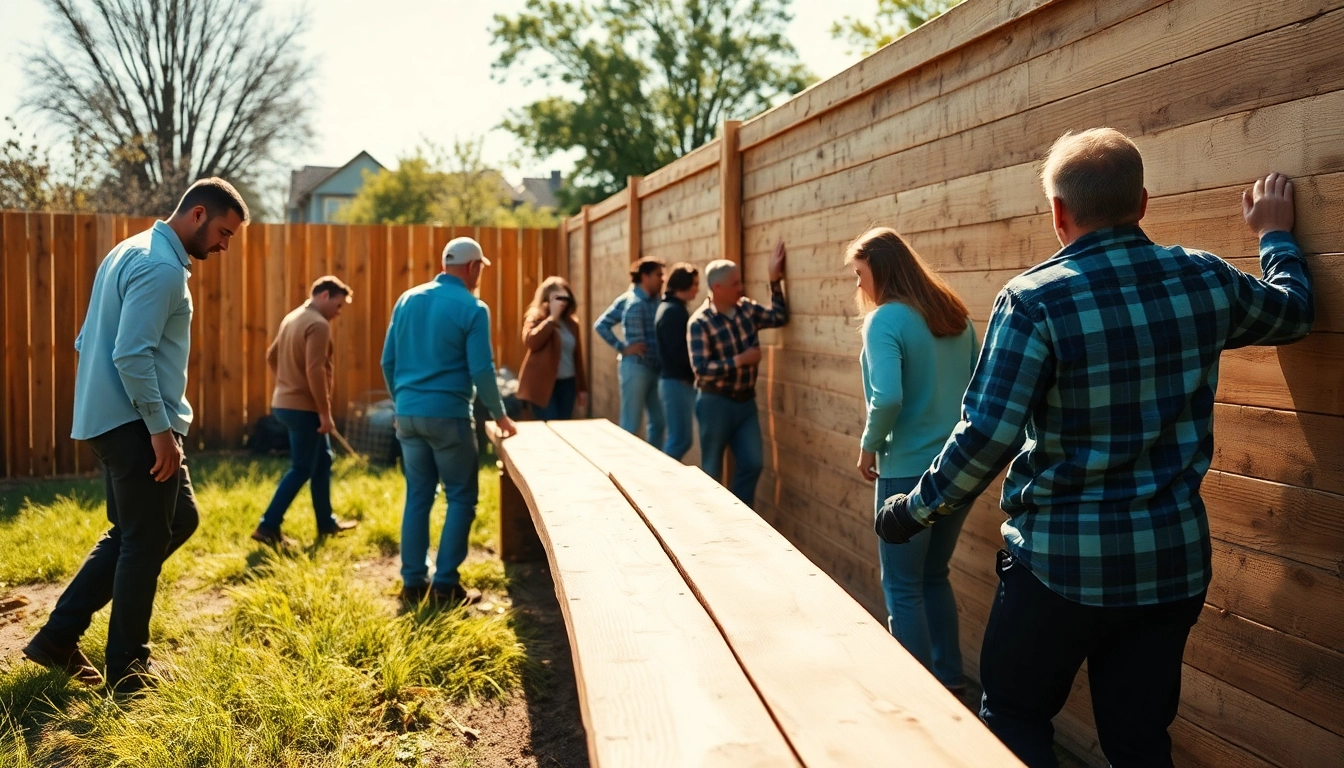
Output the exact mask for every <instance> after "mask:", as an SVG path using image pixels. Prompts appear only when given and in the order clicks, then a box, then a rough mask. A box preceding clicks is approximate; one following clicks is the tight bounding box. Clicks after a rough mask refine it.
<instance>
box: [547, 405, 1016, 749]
mask: <svg viewBox="0 0 1344 768" xmlns="http://www.w3.org/2000/svg"><path fill="white" fill-rule="evenodd" d="M550 426H551V428H552V429H553V430H554V431H555V432H556V433H557V434H558V435H560V436H561V437H562V438H564V439H565V441H566V442H568V443H569V444H570V445H571V446H574V447H575V449H576V450H578V451H579V452H580V453H582V454H583V455H584V456H585V457H587V458H588V459H589V460H591V461H592V462H593V463H594V464H596V465H597V466H598V468H599V469H601V470H602V471H604V472H606V473H607V474H609V475H610V476H611V478H612V480H613V481H614V482H615V483H616V484H617V485H618V486H619V487H620V488H621V489H622V491H623V492H624V493H625V495H626V497H627V498H628V499H629V500H630V502H631V503H632V504H633V505H634V506H635V507H636V508H637V509H638V510H639V512H640V514H641V515H642V516H643V517H644V519H645V520H646V521H647V522H648V524H649V527H650V528H651V529H652V531H653V532H654V533H655V534H656V535H657V536H658V538H659V540H660V541H661V542H662V544H663V548H664V549H665V550H667V552H668V553H669V555H670V556H671V557H672V560H673V561H674V562H675V563H676V564H677V567H678V568H679V569H681V571H682V573H683V575H684V576H685V577H686V581H687V582H688V583H689V584H691V586H692V588H693V589H694V590H695V593H696V595H698V596H699V597H700V600H701V603H703V604H704V606H705V608H706V610H708V611H709V614H710V615H711V616H713V617H714V621H715V623H716V624H718V626H719V628H720V630H722V632H723V634H724V637H726V638H727V640H728V644H729V645H730V646H731V647H732V649H733V653H734V654H735V655H736V656H737V658H738V660H739V661H740V662H741V664H742V668H743V669H745V670H746V673H747V676H748V677H750V678H751V681H752V684H753V685H755V686H756V690H757V691H758V692H760V695H761V698H762V699H764V700H765V703H766V706H768V707H769V708H770V712H771V714H772V715H773V716H774V718H775V721H776V722H777V723H779V726H780V728H781V730H783V731H784V734H785V735H786V736H787V737H788V739H789V743H790V744H791V745H792V746H793V749H794V751H795V752H796V753H797V754H798V756H799V758H800V759H801V760H802V761H803V763H804V764H805V765H808V766H823V765H828V766H829V765H834V766H856V765H873V764H875V763H877V762H882V761H886V760H889V759H891V756H892V755H899V756H900V762H901V763H902V764H907V765H939V766H984V765H994V766H1012V765H1020V763H1019V762H1018V761H1017V759H1016V758H1014V757H1013V755H1012V753H1010V752H1009V751H1008V749H1007V748H1006V747H1004V746H1003V745H1002V744H1001V743H999V741H998V740H997V739H995V738H994V736H993V735H992V734H990V732H989V731H988V730H987V729H986V728H985V727H984V726H983V725H981V724H980V723H979V721H977V720H976V719H975V717H974V716H972V715H971V714H970V713H969V712H967V711H966V708H965V707H964V706H963V705H962V704H961V703H960V702H959V701H957V699H956V698H955V697H954V696H953V695H952V694H951V693H949V692H948V691H947V689H945V688H944V687H943V686H942V685H941V684H940V683H939V682H938V681H937V680H936V679H935V678H934V677H933V676H932V675H931V674H930V673H929V672H928V671H927V670H925V669H924V667H923V666H921V665H920V664H919V662H917V661H916V660H915V659H914V658H913V657H912V656H910V654H909V653H907V652H906V651H905V650H904V649H903V648H902V647H901V646H900V644H899V643H898V642H897V641H896V640H895V638H893V637H892V636H891V634H890V633H889V632H887V630H886V629H885V628H883V627H882V625H881V624H879V623H878V622H877V621H876V620H875V619H873V617H872V616H871V615H869V613H868V612H867V611H866V610H865V609H864V608H863V606H861V605H859V604H858V603H857V602H855V601H854V599H853V598H852V597H850V596H849V594H848V593H846V592H845V590H844V589H843V588H841V587H840V585H838V584H836V583H835V582H834V581H832V580H831V579H830V578H828V577H826V575H825V574H824V573H823V572H822V570H821V569H820V568H819V567H817V566H816V565H815V564H813V563H812V562H811V561H810V560H808V559H807V558H806V557H804V556H803V555H802V554H801V553H799V552H798V551H797V549H796V548H795V547H794V546H793V545H792V544H791V543H790V542H789V541H788V540H787V539H785V538H784V537H783V536H782V535H780V534H779V533H778V532H777V531H775V530H774V529H773V528H771V527H770V525H769V524H768V523H766V522H765V521H764V520H762V519H761V518H760V517H759V516H758V515H756V513H754V512H752V511H751V509H749V508H748V507H746V506H745V505H743V504H742V503H741V502H739V501H738V500H737V499H736V498H734V497H733V496H732V494H730V493H728V492H727V491H726V490H724V489H723V488H722V487H720V486H719V485H718V484H717V483H715V482H714V481H713V480H712V479H710V478H709V477H708V476H706V475H705V474H704V473H703V472H701V471H700V470H698V469H695V468H692V467H684V466H682V465H680V464H677V463H675V462H673V461H671V460H670V459H668V458H667V457H665V456H663V455H662V454H661V453H659V452H658V451H657V450H656V449H654V448H653V447H652V446H649V445H647V444H646V443H644V442H643V441H641V440H639V439H638V438H635V437H634V436H632V435H630V434H628V433H626V432H624V431H622V430H621V429H620V428H618V427H617V426H616V425H614V424H611V423H610V422H606V421H570V422H552V423H551V424H550Z"/></svg>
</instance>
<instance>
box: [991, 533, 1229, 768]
mask: <svg viewBox="0 0 1344 768" xmlns="http://www.w3.org/2000/svg"><path fill="white" fill-rule="evenodd" d="M998 572H999V590H998V593H997V594H996V595H995V597H994V607H993V608H991V609H990V613H989V624H988V625H987V626H986V627H985V640H984V645H983V646H982V648H981V650H980V678H981V679H980V682H981V683H982V684H983V685H984V689H985V694H984V698H983V699H982V701H981V705H980V719H982V720H984V721H985V724H986V725H988V726H989V729H990V730H991V731H993V733H994V735H995V736H997V737H999V739H1000V740H1001V741H1003V743H1004V744H1006V745H1007V746H1008V748H1009V749H1011V750H1012V751H1013V753H1014V754H1016V755H1017V756H1018V757H1019V758H1020V759H1021V760H1022V762H1024V763H1026V764H1027V765H1028V766H1031V768H1041V767H1042V766H1049V767H1050V768H1053V767H1054V766H1057V765H1058V763H1057V762H1056V760H1055V754H1054V751H1053V749H1052V746H1051V745H1052V742H1053V741H1054V733H1055V729H1054V726H1052V725H1051V724H1050V720H1051V718H1053V717H1054V716H1055V715H1056V714H1058V713H1059V711H1060V710H1061V709H1063V708H1064V703H1065V701H1067V700H1068V698H1069V690H1070V689H1071V688H1072V687H1073V679H1074V677H1075V676H1076V675H1077V674H1078V669H1079V668H1080V667H1081V666H1082V664H1083V661H1084V660H1086V661H1087V672H1088V677H1089V680H1090V682H1091V684H1092V711H1093V713H1094V714H1095V715H1096V720H1097V737H1098V739H1099V740H1100V742H1101V749H1102V751H1103V752H1105V754H1106V759H1107V760H1108V761H1109V762H1110V764H1111V765H1112V766H1114V767H1115V768H1127V767H1128V766H1145V768H1148V767H1151V766H1170V765H1171V764H1172V762H1171V737H1170V736H1168V735H1167V727H1168V726H1170V725H1171V721H1172V720H1174V719H1175V718H1176V707H1177V705H1178V704H1179V703H1180V699H1181V657H1182V656H1183V655H1184V654H1185V641H1186V638H1188V637H1189V636H1190V628H1191V627H1193V626H1194V625H1195V621H1197V620H1198V619H1199V613H1200V611H1201V610H1202V609H1203V607H1204V595H1203V594H1202V593H1201V594H1199V595H1196V596H1195V597H1190V598H1186V599H1184V600H1177V601H1174V602H1170V603H1159V604H1156V605H1143V606H1135V607H1118V608H1102V607H1099V606H1091V605H1083V604H1082V603H1075V602H1073V601H1071V600H1067V599H1065V598H1063V597H1060V596H1059V595H1058V594H1056V593H1055V592H1053V591H1052V590H1051V589H1050V588H1049V587H1047V586H1045V584H1043V583H1041V581H1040V580H1039V579H1037V578H1036V577H1035V576H1034V575H1033V574H1032V573H1031V571H1029V570H1027V568H1026V566H1024V565H1023V564H1022V563H1020V562H1018V561H1017V560H1015V559H1014V558H1013V557H1012V556H1011V555H1009V554H1008V553H1007V552H1003V551H1001V552H999V562H998Z"/></svg>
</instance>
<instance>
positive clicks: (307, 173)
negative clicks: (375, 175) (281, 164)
mask: <svg viewBox="0 0 1344 768" xmlns="http://www.w3.org/2000/svg"><path fill="white" fill-rule="evenodd" d="M361 157H367V158H369V159H370V160H373V163H374V165H377V166H378V167H379V168H382V167H384V166H383V164H382V163H380V162H378V161H377V160H374V157H373V155H370V154H369V153H368V152H364V151H361V152H360V153H359V154H357V155H355V156H354V157H352V158H350V161H349V162H347V163H346V164H345V165H341V166H330V165H305V166H303V167H302V168H300V169H299V170H297V171H290V173H289V203H288V204H287V206H286V207H288V208H300V207H302V205H303V200H304V198H306V197H308V196H309V195H311V194H312V193H313V190H315V189H317V188H318V187H320V186H322V182H324V181H326V180H327V179H330V178H331V177H332V176H335V175H336V174H338V173H340V172H341V171H343V170H345V169H346V168H349V167H350V166H351V165H353V164H354V163H355V161H356V160H358V159H360V158H361Z"/></svg>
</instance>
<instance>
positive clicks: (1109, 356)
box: [907, 226, 1314, 606]
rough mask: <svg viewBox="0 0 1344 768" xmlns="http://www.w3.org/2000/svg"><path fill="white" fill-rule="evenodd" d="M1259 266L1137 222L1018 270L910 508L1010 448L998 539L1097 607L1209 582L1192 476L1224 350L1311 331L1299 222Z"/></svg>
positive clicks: (1182, 594) (1200, 467) (954, 495)
mask: <svg viewBox="0 0 1344 768" xmlns="http://www.w3.org/2000/svg"><path fill="white" fill-rule="evenodd" d="M1260 264H1261V268H1262V270H1263V272H1264V279H1259V278H1256V277H1252V276H1251V275H1248V274H1246V273H1244V272H1241V271H1239V270H1237V269H1236V268H1234V267H1233V266H1232V265H1230V264H1228V263H1227V262H1225V261H1223V260H1222V259H1219V258H1218V257H1217V256H1214V255H1212V254H1209V253H1204V252H1201V251H1195V250H1186V249H1183V248H1180V247H1162V246H1157V245H1154V244H1153V243H1152V241H1150V240H1149V239H1148V237H1147V236H1146V235H1144V233H1143V230H1141V229H1139V228H1138V227H1137V226H1127V227H1116V228H1111V229H1103V230H1098V231H1096V232H1092V233H1089V234H1087V235H1085V236H1083V237H1081V238H1079V239H1078V240H1077V241H1075V242H1074V243H1072V244H1070V245H1069V246H1067V247H1065V248H1064V249H1062V250H1060V251H1059V252H1058V253H1056V254H1055V255H1054V256H1053V257H1051V258H1050V259H1049V260H1047V261H1045V262H1044V263H1042V264H1040V265H1037V266H1036V267H1033V268H1032V269H1029V270H1027V271H1026V272H1024V273H1022V274H1021V275H1019V276H1017V277H1015V278H1013V279H1012V280H1011V281H1009V283H1008V285H1007V286H1005V287H1004V289H1003V291H1002V292H1000V293H999V296H998V299H997V300H996V301H995V304H994V311H993V314H992V316H991V318H990V322H989V327H988V329H987V330H986V332H985V342H984V346H983V348H982V351H981V354H980V359H979V362H978V363H977V365H976V370H975V374H974V376H973V377H972V379H971V383H970V386H969V387H968V389H967V390H966V396H965V398H964V400H963V402H962V420H961V423H959V424H958V425H957V427H956V428H955V429H954V430H953V433H952V435H951V437H949V438H948V441H947V443H946V444H945V445H944V446H943V449H942V452H941V453H940V454H939V455H938V457H937V458H936V459H934V462H933V465H932V466H931V467H930V469H929V470H928V471H927V472H926V473H925V474H924V475H923V477H921V478H920V481H919V484H918V486H917V487H916V490H915V491H914V492H913V493H912V494H911V496H910V498H909V499H908V501H907V503H908V504H909V511H910V512H911V514H912V515H913V516H914V517H915V518H916V519H917V520H919V521H921V522H926V523H927V522H929V521H931V520H934V519H936V516H937V515H938V514H946V513H948V512H950V511H952V510H954V509H958V508H961V507H964V506H965V505H968V504H970V503H971V502H972V501H973V500H974V499H975V497H976V495H978V494H979V493H980V492H981V491H983V490H984V489H985V486H987V485H988V484H989V483H990V481H991V480H992V479H993V478H994V477H995V476H996V475H997V474H998V472H999V470H1000V469H1002V468H1003V466H1004V464H1006V463H1008V462H1009V461H1010V460H1011V462H1012V463H1011V465H1010V467H1009V470H1008V475H1007V478H1006V480H1005V481H1004V484H1003V497H1002V500H1001V503H1002V506H1003V509H1004V511H1005V512H1007V513H1008V515H1009V519H1008V520H1007V521H1005V522H1004V524H1003V535H1004V539H1005V541H1006V542H1007V546H1008V549H1009V551H1011V552H1012V553H1013V555H1014V556H1015V557H1016V558H1017V559H1019V560H1020V561H1021V562H1023V563H1024V564H1025V565H1026V566H1027V567H1028V568H1029V569H1030V570H1031V571H1032V573H1034V574H1035V575H1036V576H1037V578H1039V579H1040V580H1041V581H1042V582H1043V583H1045V584H1046V585H1047V586H1048V587H1050V588H1051V589H1052V590H1054V591H1055V592H1056V593H1058V594H1060V595H1062V596H1063V597H1065V598H1068V599H1069V600H1073V601H1075V602H1080V603H1084V604H1088V605H1100V606H1130V605H1148V604H1153V603H1162V602H1169V601H1173V600H1179V599H1183V598H1188V597H1193V596H1195V595H1198V594H1200V593H1202V592H1203V591H1204V590H1205V588H1206V587H1207V586H1208V583H1209V579H1210V576H1211V565H1210V559H1211V553H1210V545H1209V527H1208V520H1207V519H1206V517H1205V514H1204V502H1203V500H1202V499H1201V498H1200V495H1199V486H1200V482H1201V481H1202V480H1203V479H1204V475H1205V473H1206V472H1207V471H1208V469H1209V464H1210V461H1211V460H1212V456H1213V402H1214V392H1215V390H1216V388H1217V385H1218V358H1219V355H1220V354H1221V353H1222V351H1223V350H1224V349H1235V348H1237V347H1245V346H1249V345H1252V344H1286V343H1289V342H1293V341H1297V340H1299V339H1301V338H1303V337H1304V336H1306V335H1307V333H1308V332H1309V331H1310V330H1311V323H1312V316H1313V311H1314V310H1313V306H1312V298H1311V280H1310V276H1309V274H1308V271H1307V265H1306V263H1305V260H1304V259H1303V257H1302V252H1301V250H1299V248H1298V246H1297V243H1296V241H1294V240H1293V237H1292V235H1290V234H1289V233H1287V232H1271V233H1267V234H1266V235H1265V237H1264V238H1263V239H1262V240H1261V242H1260ZM1024 437H1025V441H1024Z"/></svg>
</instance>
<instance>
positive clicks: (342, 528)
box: [317, 520, 359, 536]
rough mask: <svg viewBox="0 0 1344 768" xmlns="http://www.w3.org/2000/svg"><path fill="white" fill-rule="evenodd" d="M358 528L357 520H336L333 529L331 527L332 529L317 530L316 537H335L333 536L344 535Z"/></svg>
mask: <svg viewBox="0 0 1344 768" xmlns="http://www.w3.org/2000/svg"><path fill="white" fill-rule="evenodd" d="M358 527H359V521H358V520H337V521H336V525H335V527H333V528H319V529H318V530H317V535H318V536H335V535H336V534H338V533H345V532H346V531H352V530H354V529H356V528H358Z"/></svg>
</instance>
